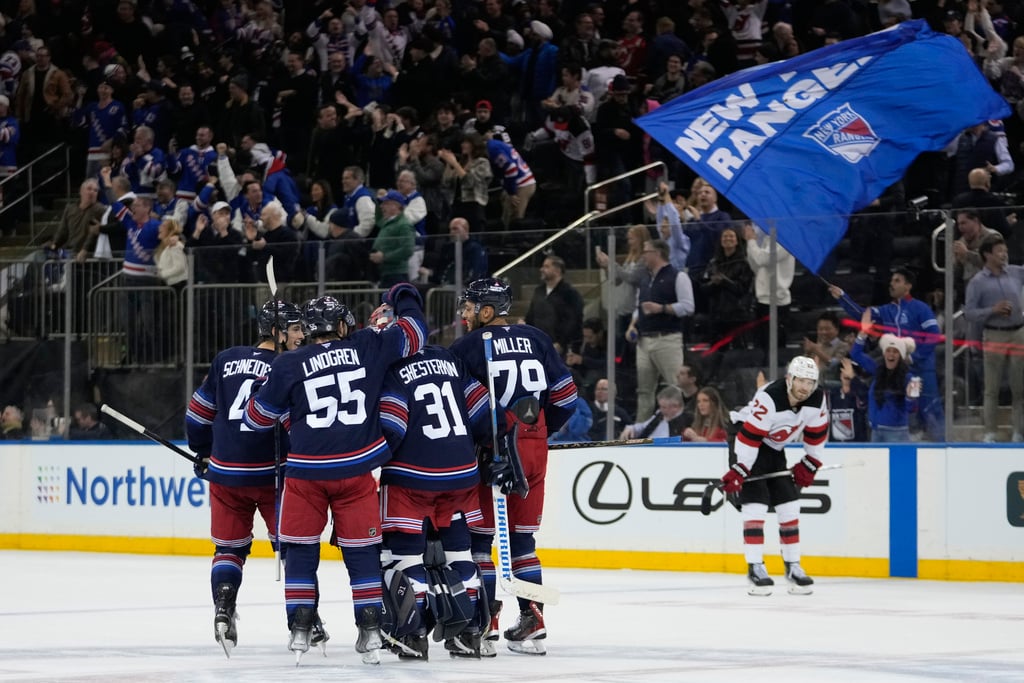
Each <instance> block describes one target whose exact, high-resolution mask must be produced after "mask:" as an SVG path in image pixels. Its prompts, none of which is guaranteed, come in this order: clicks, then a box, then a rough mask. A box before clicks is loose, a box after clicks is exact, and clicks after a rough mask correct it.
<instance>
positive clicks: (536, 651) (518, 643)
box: [507, 640, 548, 655]
mask: <svg viewBox="0 0 1024 683" xmlns="http://www.w3.org/2000/svg"><path fill="white" fill-rule="evenodd" d="M507 643H508V649H509V650H510V651H512V652H516V653H518V654H521V655H546V654H547V653H548V651H547V648H545V647H544V643H543V641H540V640H509V641H507Z"/></svg>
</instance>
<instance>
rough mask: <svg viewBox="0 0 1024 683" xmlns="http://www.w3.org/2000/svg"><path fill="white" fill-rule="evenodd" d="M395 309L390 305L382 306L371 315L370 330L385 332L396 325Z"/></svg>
mask: <svg viewBox="0 0 1024 683" xmlns="http://www.w3.org/2000/svg"><path fill="white" fill-rule="evenodd" d="M395 321H396V318H395V309H394V308H392V307H391V306H389V305H388V304H381V305H380V306H378V307H377V308H376V309H374V311H373V313H371V314H370V329H371V330H373V331H374V332H383V331H384V330H386V329H388V328H389V327H391V326H392V325H394V324H395Z"/></svg>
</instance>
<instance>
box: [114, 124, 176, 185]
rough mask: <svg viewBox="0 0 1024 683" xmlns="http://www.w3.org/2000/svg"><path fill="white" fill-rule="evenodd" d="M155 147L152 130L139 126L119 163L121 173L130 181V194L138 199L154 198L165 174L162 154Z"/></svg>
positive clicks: (164, 162) (161, 151) (164, 161)
mask: <svg viewBox="0 0 1024 683" xmlns="http://www.w3.org/2000/svg"><path fill="white" fill-rule="evenodd" d="M154 145H155V138H154V136H153V129H152V128H149V127H148V126H139V127H138V128H136V129H135V138H134V140H133V142H132V144H131V145H130V146H129V148H128V157H127V158H126V159H125V160H124V161H123V162H122V163H121V173H123V174H124V175H126V176H128V178H129V179H130V180H131V181H132V192H134V193H135V194H136V196H139V197H146V198H149V199H152V198H153V197H155V196H156V184H157V183H158V182H160V181H161V180H163V178H164V175H165V173H166V170H167V167H166V160H165V158H164V152H163V150H161V149H158V148H157V147H155V146H154Z"/></svg>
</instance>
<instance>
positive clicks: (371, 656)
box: [359, 650, 380, 665]
mask: <svg viewBox="0 0 1024 683" xmlns="http://www.w3.org/2000/svg"><path fill="white" fill-rule="evenodd" d="M359 657H360V658H361V659H362V660H363V664H371V665H372V664H380V650H370V651H369V652H360V653H359Z"/></svg>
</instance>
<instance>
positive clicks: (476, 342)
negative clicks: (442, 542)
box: [452, 278, 576, 656]
mask: <svg viewBox="0 0 1024 683" xmlns="http://www.w3.org/2000/svg"><path fill="white" fill-rule="evenodd" d="M511 305H512V293H511V291H510V287H509V285H508V284H507V283H505V282H503V281H501V280H498V279H495V278H484V279H481V280H476V281H474V282H471V283H470V284H469V286H468V287H467V288H466V290H465V291H464V292H463V296H462V305H461V313H462V319H463V321H464V322H465V324H466V327H467V328H468V330H469V332H468V333H467V334H466V335H465V336H463V337H461V338H459V339H457V340H456V341H455V343H454V344H453V345H452V352H453V353H454V354H455V355H456V356H458V357H459V358H461V359H463V361H465V363H466V366H467V367H468V369H469V372H470V373H471V374H472V375H473V376H474V377H475V378H476V379H477V380H478V381H480V382H481V383H485V382H490V381H491V380H490V379H489V378H490V377H492V374H491V366H492V365H494V366H495V367H496V368H498V367H500V368H504V369H505V370H503V371H501V372H496V373H495V374H494V375H493V386H492V387H491V389H492V390H493V391H494V397H493V399H494V400H495V402H496V404H497V410H498V411H499V412H498V414H497V415H496V416H495V417H494V418H493V419H495V420H497V421H498V425H499V427H498V428H499V431H502V425H504V426H505V427H506V429H507V432H508V433H509V434H514V437H513V438H514V439H515V442H516V444H517V446H516V450H517V451H518V453H517V455H515V456H514V455H513V454H511V453H507V454H506V457H505V458H504V459H503V460H502V461H501V463H500V464H495V463H494V459H493V457H492V454H491V453H489V452H487V451H485V453H486V455H484V456H482V457H483V458H484V459H485V461H486V462H487V463H488V465H489V467H488V471H487V473H486V476H485V477H484V480H483V481H482V482H481V486H480V489H479V494H480V505H481V510H480V511H481V512H482V513H483V520H482V521H481V522H480V524H478V525H472V524H471V525H470V532H471V533H472V535H473V541H472V548H473V559H474V560H476V563H477V564H478V565H479V566H480V571H481V573H482V574H483V578H484V584H485V586H486V588H487V595H488V596H493V595H494V594H495V593H494V589H495V583H496V576H495V573H494V562H493V561H492V560H491V546H492V545H493V543H494V531H495V526H494V510H493V502H492V489H491V486H499V487H500V488H501V489H502V491H503V492H504V493H506V495H508V498H507V503H508V524H509V529H510V534H509V545H510V548H509V550H510V554H511V561H512V574H513V575H514V576H515V577H516V578H518V579H519V580H521V581H524V582H528V583H537V584H540V583H542V571H541V563H540V559H539V558H538V557H537V553H536V541H535V540H534V537H533V535H534V533H535V532H536V531H537V530H538V529H539V527H540V522H541V518H542V516H543V509H544V478H545V476H546V474H547V438H548V434H549V433H551V432H556V431H558V430H559V429H561V427H562V425H564V424H565V423H566V421H567V420H568V419H569V418H570V417H571V416H572V413H573V411H574V410H575V407H576V385H575V384H573V381H572V375H571V374H570V372H569V369H568V368H566V367H565V363H563V362H562V358H561V356H560V355H559V354H558V352H557V351H556V350H555V347H554V344H553V343H552V342H551V339H550V338H549V337H548V336H547V335H546V334H544V333H543V332H541V331H540V330H538V329H536V328H534V327H531V326H530V325H515V324H510V323H509V321H508V320H507V316H508V315H509V309H510V308H511ZM485 332H488V333H490V335H491V336H493V340H490V342H489V343H491V344H492V347H491V348H492V349H493V357H494V360H493V363H492V361H491V360H489V359H488V355H489V353H490V352H487V351H485V349H484V343H485V339H484V337H483V335H484V333H485ZM513 457H516V460H517V461H518V463H519V467H515V466H514V465H512V464H511V459H512V458H513ZM492 600H493V598H492ZM518 602H519V615H518V620H517V621H516V624H515V625H514V626H512V627H511V628H509V629H506V630H505V633H504V636H505V640H506V641H507V642H508V646H509V649H511V650H512V651H514V652H521V653H525V654H543V653H544V652H545V648H544V643H543V642H542V641H543V640H544V639H545V638H546V637H547V630H546V627H545V625H544V614H543V609H544V606H543V605H542V604H540V603H537V602H535V601H531V600H527V599H524V598H519V599H518ZM501 607H502V604H501V602H499V601H497V600H493V602H492V603H491V605H490V608H489V610H488V611H489V612H490V615H491V622H490V625H489V627H488V628H487V630H486V631H485V633H484V637H483V641H482V642H481V654H482V655H484V656H493V653H494V652H495V647H494V646H495V642H496V641H497V639H498V637H499V616H500V613H501Z"/></svg>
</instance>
